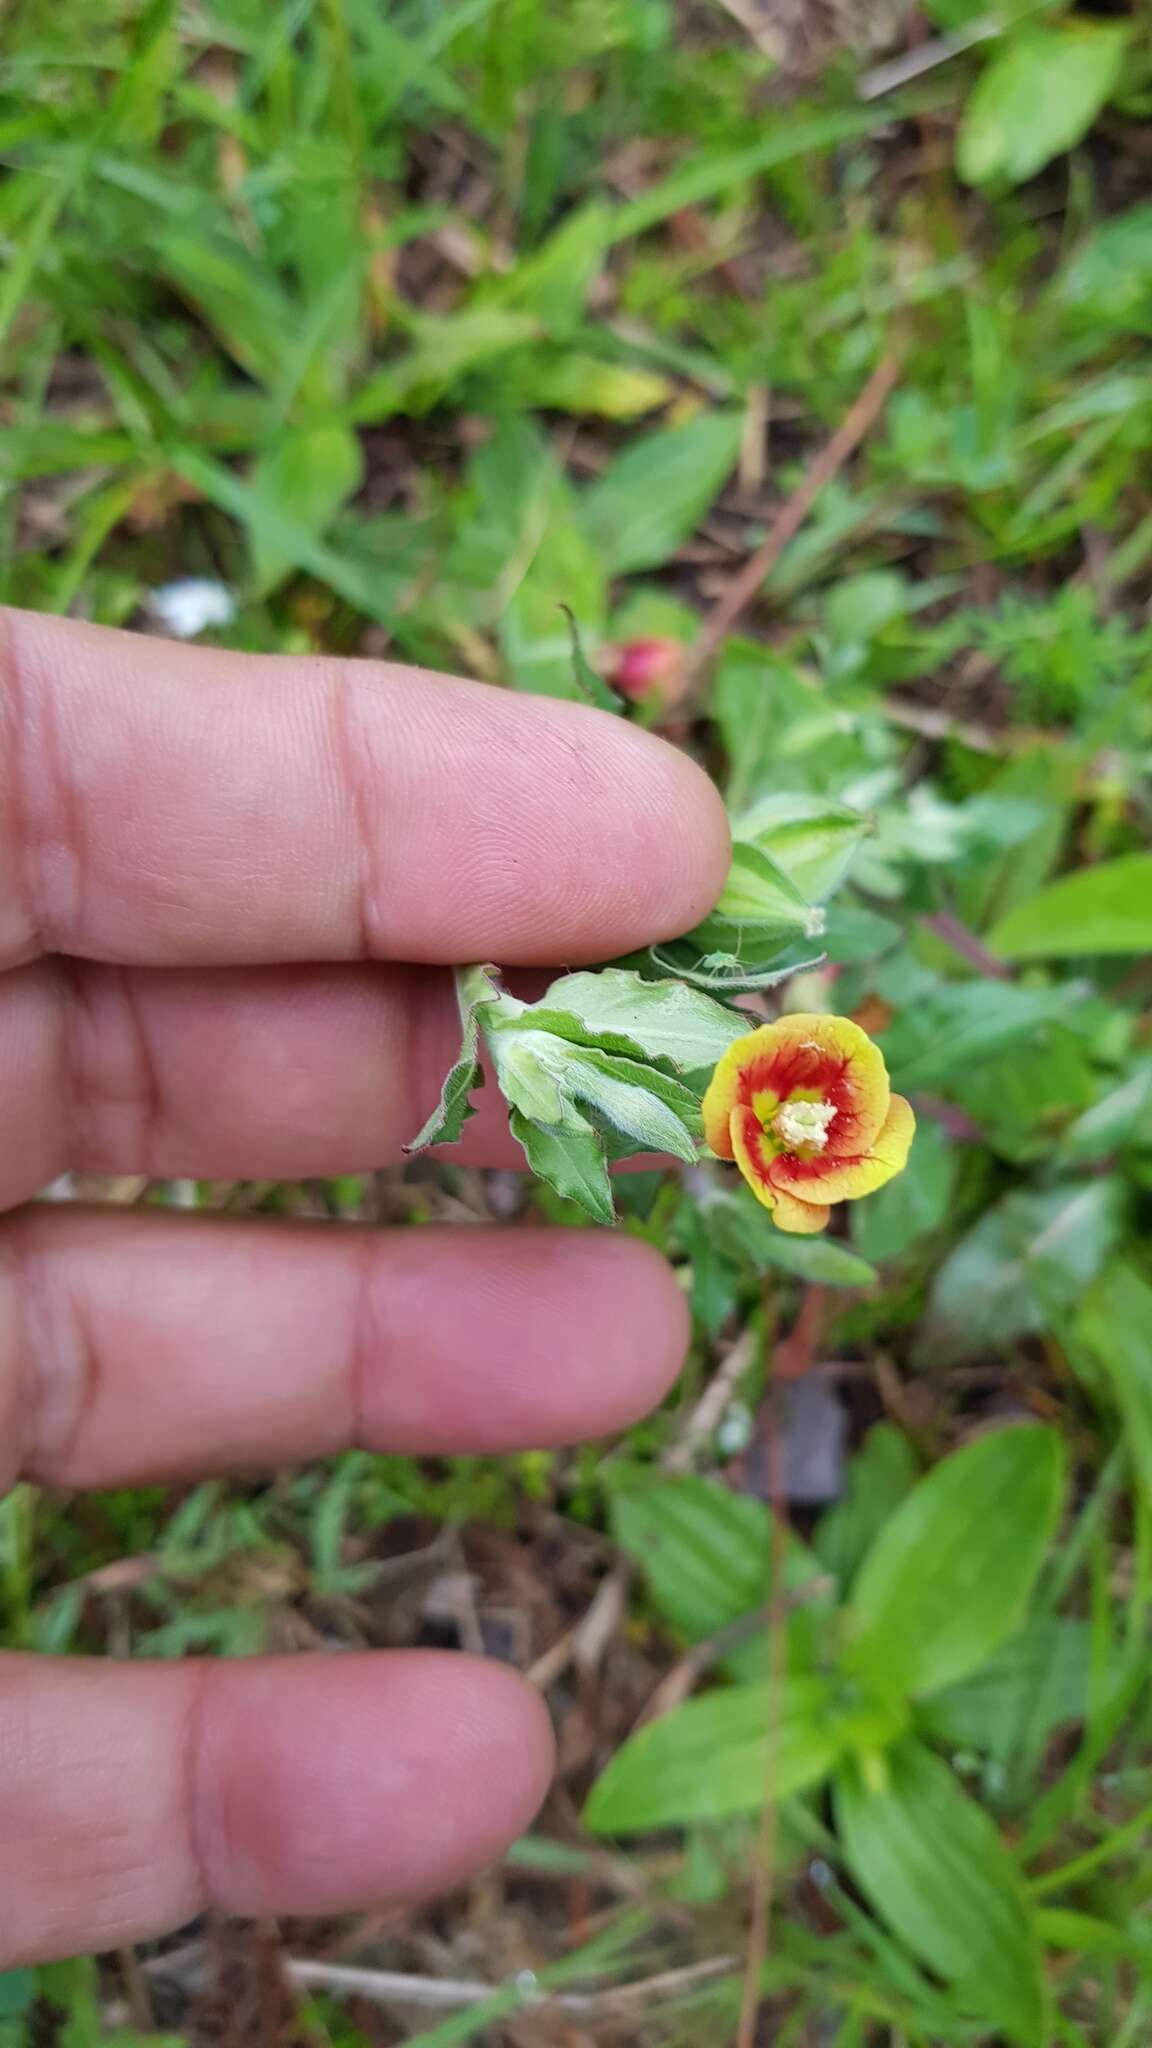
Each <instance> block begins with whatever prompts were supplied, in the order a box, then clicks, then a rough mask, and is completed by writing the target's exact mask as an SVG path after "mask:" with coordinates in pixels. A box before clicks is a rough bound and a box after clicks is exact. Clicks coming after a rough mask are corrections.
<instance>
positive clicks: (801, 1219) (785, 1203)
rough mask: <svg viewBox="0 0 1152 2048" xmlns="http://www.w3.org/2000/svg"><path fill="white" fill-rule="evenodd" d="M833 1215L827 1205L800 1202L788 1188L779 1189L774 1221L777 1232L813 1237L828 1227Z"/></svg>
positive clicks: (773, 1213) (773, 1216) (773, 1214)
mask: <svg viewBox="0 0 1152 2048" xmlns="http://www.w3.org/2000/svg"><path fill="white" fill-rule="evenodd" d="M831 1214H832V1211H831V1209H829V1208H828V1207H827V1205H826V1204H823V1203H820V1202H799V1201H797V1199H796V1197H795V1195H790V1194H789V1193H788V1191H787V1189H786V1188H777V1190H776V1207H775V1208H774V1209H773V1211H772V1221H773V1222H774V1224H775V1225H776V1228H777V1230H790V1231H791V1232H792V1233H793V1234H794V1235H795V1236H801V1235H802V1236H804V1237H811V1236H813V1235H814V1233H815V1232H816V1231H818V1230H824V1229H825V1228H826V1227H827V1223H828V1218H829V1217H830V1215H831Z"/></svg>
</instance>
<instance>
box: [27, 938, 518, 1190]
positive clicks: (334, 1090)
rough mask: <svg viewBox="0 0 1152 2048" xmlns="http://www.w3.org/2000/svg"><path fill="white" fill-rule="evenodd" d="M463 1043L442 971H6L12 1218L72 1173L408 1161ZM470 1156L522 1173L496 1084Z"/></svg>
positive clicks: (44, 966) (483, 1104)
mask: <svg viewBox="0 0 1152 2048" xmlns="http://www.w3.org/2000/svg"><path fill="white" fill-rule="evenodd" d="M459 1047H460V1020H459V1015H458V1013H457V1009H456V1003H455V1000H454V997H453V993H452V987H451V982H450V978H449V976H448V975H447V974H446V973H445V972H444V971H443V970H440V969H436V968H410V967H391V966H389V967H376V966H361V967H351V966H350V967H315V968H312V967H258V968H236V969H232V968H222V969H218V970H216V971H214V972H201V971H193V970H191V969H189V970H184V969H175V968H167V969H165V968H160V969H151V968H123V967H106V966H102V965H100V964H96V963H89V962H85V961H64V960H60V959H54V960H43V961H39V962H37V963H36V964H35V965H33V966H29V967H23V968H18V969H15V970H13V971H12V972H10V973H8V974H6V975H4V976H3V977H0V1129H3V1131H4V1134H5V1142H4V1145H3V1147H2V1148H0V1208H3V1207H10V1206H12V1205H13V1204H15V1203H16V1202H20V1201H24V1200H26V1199H27V1198H28V1197H29V1196H30V1195H33V1194H35V1193H36V1192H37V1191H38V1190H39V1189H40V1188H42V1187H44V1186H46V1185H47V1183H48V1182H49V1181H50V1180H52V1179H54V1178H55V1176H56V1175H57V1174H59V1173H62V1172H64V1171H66V1170H68V1169H72V1170H74V1171H79V1172H86V1173H143V1174H148V1175H150V1176H151V1177H153V1178H164V1177H167V1176H169V1175H190V1176H193V1177H196V1178H204V1179H209V1178H218V1179H260V1180H263V1179H269V1180H274V1179H298V1178H304V1177H307V1176H313V1175H330V1174H337V1173H355V1172H359V1171H366V1170H368V1169H370V1168H373V1167H378V1166H383V1165H386V1164H387V1163H388V1162H389V1161H392V1160H395V1159H396V1158H398V1157H399V1155H400V1152H401V1148H402V1146H403V1145H404V1144H405V1143H406V1142H407V1141H408V1140H409V1139H410V1138H412V1137H414V1136H415V1134H416V1132H417V1131H418V1130H419V1128H420V1126H421V1124H422V1123H423V1121H424V1119H425V1117H426V1116H427V1114H428V1112H429V1111H430V1109H431V1108H432V1105H433V1103H434V1102H435V1100H436V1097H437V1094H438V1092H439V1089H440V1085H441V1083H442V1081H443V1079H444V1076H445V1074H446V1072H447V1070H448V1068H449V1067H450V1065H451V1063H452V1061H453V1060H454V1059H455V1057H456V1055H457V1053H458V1051H459ZM477 1105H478V1109H479V1114H478V1115H477V1117H476V1119H475V1120H474V1122H471V1123H469V1124H468V1125H466V1127H465V1142H464V1143H463V1144H462V1145H461V1146H459V1147H457V1148H454V1150H453V1153H452V1157H453V1159H456V1160H459V1161H460V1162H461V1163H462V1164H463V1163H470V1164H474V1165H478V1164H483V1165H488V1166H505V1165H507V1166H522V1165H523V1163H524V1162H523V1155H522V1154H521V1152H520V1150H519V1147H518V1146H516V1145H515V1143H514V1142H513V1140H512V1139H511V1138H510V1137H509V1135H508V1130H507V1126H506V1122H505V1117H504V1113H503V1105H502V1103H501V1101H500V1098H499V1096H498V1094H497V1092H496V1090H495V1089H494V1088H493V1087H491V1086H489V1087H487V1088H485V1089H483V1090H482V1091H481V1092H480V1095H479V1096H478V1098H477Z"/></svg>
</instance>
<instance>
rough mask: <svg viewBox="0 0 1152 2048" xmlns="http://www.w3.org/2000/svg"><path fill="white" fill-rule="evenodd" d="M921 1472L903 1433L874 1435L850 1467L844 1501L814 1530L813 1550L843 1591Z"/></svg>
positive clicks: (881, 1429) (884, 1430) (882, 1428)
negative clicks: (842, 1587)
mask: <svg viewBox="0 0 1152 2048" xmlns="http://www.w3.org/2000/svg"><path fill="white" fill-rule="evenodd" d="M919 1470H920V1467H919V1465H918V1464H917V1461H916V1454H915V1452H914V1451H913V1449H912V1446H911V1444H910V1443H909V1441H908V1439H907V1437H906V1436H905V1435H904V1433H903V1431H902V1430H899V1429H895V1428H894V1427H893V1425H892V1424H891V1423H890V1422H878V1423H877V1424H876V1425H875V1427H874V1428H873V1429H870V1430H869V1432H868V1434H867V1436H866V1437H865V1439H864V1441H863V1443H862V1444H861V1446H860V1449H859V1450H858V1451H857V1453H856V1455H855V1457H854V1458H853V1460H852V1463H851V1464H850V1465H849V1467H848V1478H847V1482H846V1484H845V1488H844V1495H843V1498H842V1499H841V1500H838V1501H837V1503H836V1505H835V1507H834V1508H830V1509H829V1510H828V1513H827V1514H826V1515H823V1516H822V1517H821V1519H820V1521H819V1522H818V1523H817V1525H816V1530H815V1533H814V1535H813V1537H812V1548H813V1550H814V1551H815V1553H816V1556H817V1557H818V1558H819V1559H820V1562H821V1564H822V1565H824V1566H825V1567H826V1569H827V1570H828V1571H830V1572H831V1573H832V1574H833V1575H834V1576H835V1577H836V1578H837V1579H838V1580H839V1581H840V1584H841V1585H842V1586H847V1585H849V1584H850V1583H851V1581H852V1579H853V1577H854V1576H855V1574H856V1572H857V1571H858V1569H859V1567H860V1565H861V1564H862V1563H863V1561H864V1558H865V1557H866V1556H867V1554H868V1551H869V1550H870V1549H871V1547H872V1544H873V1542H874V1541H875V1540H876V1538H877V1537H878V1536H879V1534H880V1532H881V1530H882V1529H883V1528H884V1527H885V1525H886V1523H887V1522H888V1521H889V1520H890V1519H891V1517H892V1516H893V1515H894V1514H895V1512H896V1510H897V1508H898V1507H899V1506H900V1504H901V1502H902V1501H903V1500H904V1499H905V1497H906V1496H907V1495H908V1494H909V1493H911V1491H912V1488H913V1486H914V1485H915V1484H916V1480H917V1477H918V1475H919Z"/></svg>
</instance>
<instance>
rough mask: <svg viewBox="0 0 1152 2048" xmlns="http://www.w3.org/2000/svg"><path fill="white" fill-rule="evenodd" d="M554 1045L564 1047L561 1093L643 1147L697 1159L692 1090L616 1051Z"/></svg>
mask: <svg viewBox="0 0 1152 2048" xmlns="http://www.w3.org/2000/svg"><path fill="white" fill-rule="evenodd" d="M552 1043H553V1044H556V1045H563V1046H564V1049H565V1051H566V1052H567V1054H568V1059H567V1061H566V1063H565V1066H564V1069H563V1080H562V1082H561V1092H562V1094H563V1095H564V1096H566V1097H568V1098H569V1099H571V1100H574V1101H576V1102H579V1103H581V1104H583V1105H584V1106H585V1107H586V1108H587V1109H589V1110H591V1111H592V1112H593V1113H594V1114H595V1115H596V1117H597V1118H603V1120H604V1121H605V1122H607V1123H608V1124H609V1125H610V1126H611V1128H612V1129H613V1130H614V1131H619V1132H620V1134H621V1135H622V1136H623V1137H625V1138H631V1139H633V1140H634V1141H635V1144H636V1146H637V1147H639V1149H640V1150H642V1151H645V1152H670V1153H671V1154H672V1156H673V1158H674V1159H683V1160H684V1161H685V1163H686V1164H688V1165H691V1164H692V1162H693V1160H695V1159H696V1158H697V1156H698V1149H697V1143H696V1138H695V1136H694V1135H693V1134H694V1133H695V1132H698V1131H699V1129H700V1101H699V1097H698V1096H696V1095H694V1094H693V1093H692V1090H691V1089H690V1088H686V1087H685V1086H684V1084H683V1083H682V1082H679V1081H674V1080H672V1079H670V1078H669V1077H668V1076H667V1075H666V1074H661V1073H659V1072H657V1070H656V1069H655V1068H654V1067H645V1066H641V1065H640V1064H639V1063H638V1062H637V1061H633V1060H626V1059H622V1058H621V1057H620V1056H619V1055H618V1054H615V1053H601V1052H595V1051H593V1050H592V1049H591V1048H590V1047H587V1046H576V1045H568V1044H567V1043H566V1042H565V1041H564V1040H562V1039H555V1040H553V1041H552Z"/></svg>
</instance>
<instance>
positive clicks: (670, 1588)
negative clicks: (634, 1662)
mask: <svg viewBox="0 0 1152 2048" xmlns="http://www.w3.org/2000/svg"><path fill="white" fill-rule="evenodd" d="M609 1508H610V1513H611V1520H612V1534H613V1536H614V1537H615V1539H616V1542H617V1543H618V1544H619V1546H620V1548H621V1550H623V1551H625V1552H626V1554H627V1555H628V1556H629V1557H633V1558H635V1560H636V1562H637V1563H638V1564H639V1565H640V1566H641V1568H642V1570H643V1572H644V1576H645V1578H646V1579H647V1581H648V1584H649V1586H650V1587H651V1590H652V1595H653V1598H654V1599H655V1601H656V1604H657V1606H658V1607H659V1608H660V1611H661V1613H662V1614H663V1615H664V1616H665V1617H666V1619H667V1620H668V1621H669V1622H670V1623H671V1624H672V1626H673V1628H675V1629H678V1630H679V1632H680V1633H681V1634H682V1635H684V1636H685V1637H687V1639H688V1641H689V1642H690V1643H698V1642H701V1641H703V1639H704V1637H705V1636H710V1635H714V1634H715V1632H716V1630H717V1629H720V1628H724V1627H726V1625H727V1624H728V1623H729V1622H731V1621H736V1620H738V1619H739V1617H740V1616H741V1615H742V1614H750V1613H751V1612H752V1610H753V1609H754V1608H757V1607H761V1606H763V1604H764V1602H765V1600H766V1599H767V1598H768V1594H769V1583H768V1574H769V1564H770V1556H771V1519H770V1516H769V1513H768V1510H767V1508H766V1507H765V1506H764V1504H763V1502H762V1501H758V1500H753V1499H752V1498H751V1496H750V1495H748V1494H743V1493H734V1492H733V1491H732V1489H731V1487H728V1486H722V1485H721V1484H720V1481H719V1480H717V1479H702V1478H699V1477H698V1476H697V1475H696V1474H695V1473H688V1472H685V1473H675V1474H674V1473H668V1472H655V1471H652V1470H650V1469H646V1468H643V1467H641V1468H636V1467H631V1468H625V1470H624V1472H623V1473H622V1474H620V1475H616V1476H614V1477H613V1478H612V1480H611V1485H610V1490H609Z"/></svg>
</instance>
